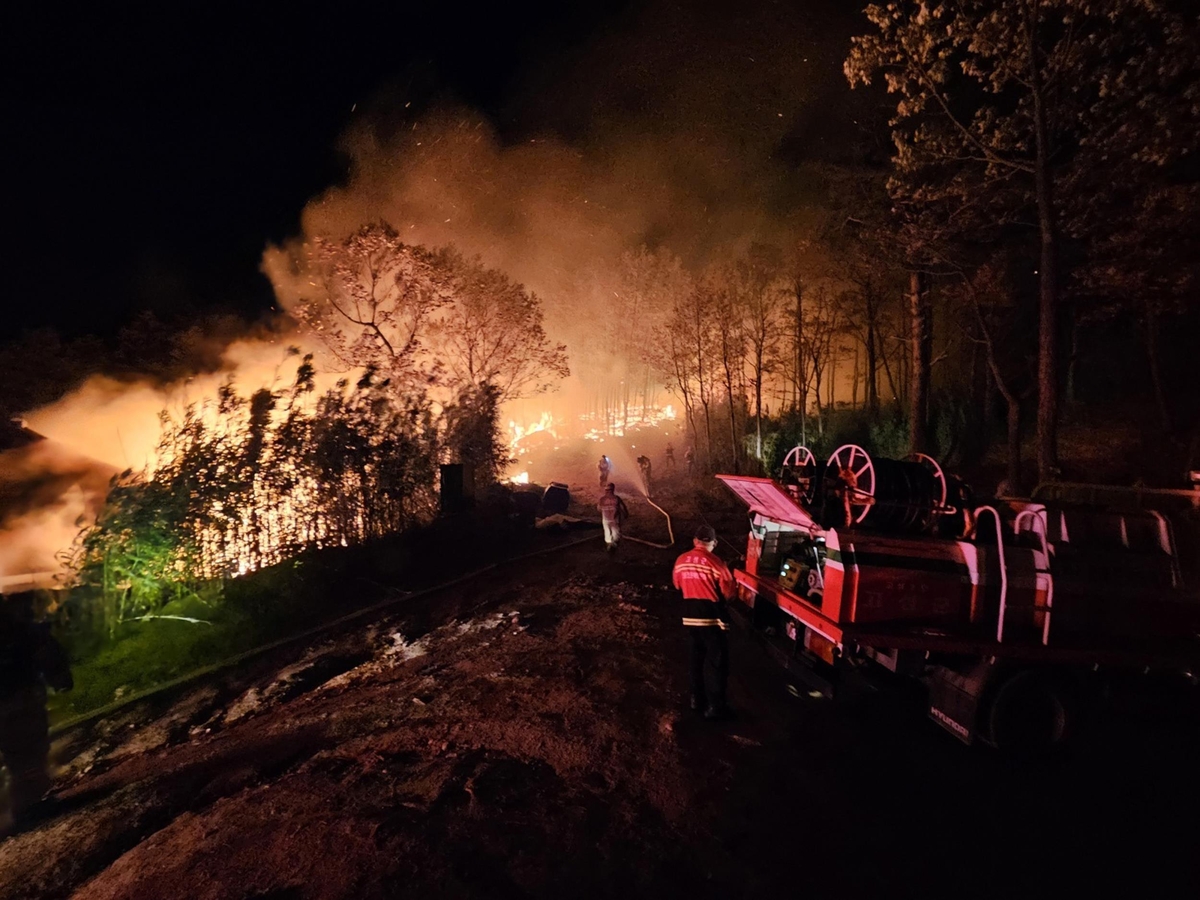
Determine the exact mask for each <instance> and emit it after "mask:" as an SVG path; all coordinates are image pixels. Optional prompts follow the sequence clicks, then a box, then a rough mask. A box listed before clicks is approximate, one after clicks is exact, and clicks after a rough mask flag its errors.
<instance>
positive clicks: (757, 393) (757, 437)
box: [754, 359, 762, 462]
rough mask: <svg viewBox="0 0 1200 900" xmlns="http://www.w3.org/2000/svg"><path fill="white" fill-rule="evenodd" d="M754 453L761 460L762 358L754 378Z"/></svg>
mask: <svg viewBox="0 0 1200 900" xmlns="http://www.w3.org/2000/svg"><path fill="white" fill-rule="evenodd" d="M754 453H755V456H756V457H757V458H758V460H759V462H762V360H761V359H760V360H759V362H758V377H757V378H755V379H754Z"/></svg>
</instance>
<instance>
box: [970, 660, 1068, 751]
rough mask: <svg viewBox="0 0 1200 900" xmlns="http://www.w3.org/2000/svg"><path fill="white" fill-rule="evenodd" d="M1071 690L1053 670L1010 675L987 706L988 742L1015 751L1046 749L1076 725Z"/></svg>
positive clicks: (1059, 742)
mask: <svg viewBox="0 0 1200 900" xmlns="http://www.w3.org/2000/svg"><path fill="white" fill-rule="evenodd" d="M1075 710H1076V703H1075V697H1074V691H1073V690H1072V689H1071V686H1070V684H1068V683H1067V681H1066V680H1065V679H1063V678H1059V677H1057V676H1056V675H1055V674H1054V673H1052V672H1046V671H1039V670H1037V669H1025V670H1023V671H1020V672H1016V673H1015V674H1013V675H1011V676H1009V678H1008V679H1007V680H1005V681H1004V682H1003V683H1002V684H1001V685H1000V687H999V688H998V689H997V691H996V693H995V695H994V696H993V698H992V702H991V704H990V705H989V708H988V714H987V726H988V737H989V742H990V743H991V744H992V745H993V746H995V747H996V748H997V749H998V750H1001V751H1002V752H1005V753H1013V754H1017V755H1037V754H1040V753H1047V752H1049V751H1051V750H1054V749H1056V748H1058V747H1061V746H1062V745H1063V744H1065V743H1066V741H1067V739H1068V738H1069V737H1070V735H1071V732H1072V731H1074V728H1075V718H1076V716H1075Z"/></svg>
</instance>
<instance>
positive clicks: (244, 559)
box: [73, 357, 440, 628]
mask: <svg viewBox="0 0 1200 900" xmlns="http://www.w3.org/2000/svg"><path fill="white" fill-rule="evenodd" d="M314 377H315V372H314V370H313V367H312V362H311V357H305V358H304V360H303V362H302V363H301V365H300V366H299V368H298V370H297V374H296V380H295V382H294V384H293V385H292V386H291V387H290V388H289V389H287V390H284V391H272V390H269V389H265V388H264V389H261V390H258V391H255V392H254V393H253V394H250V395H249V396H242V395H240V394H238V392H237V391H236V390H235V389H234V387H233V385H232V384H227V385H226V386H225V387H224V388H222V390H221V391H220V394H219V397H218V399H217V400H216V401H215V402H212V403H206V404H202V405H191V406H189V407H187V409H186V410H185V412H184V414H183V415H182V417H181V418H180V419H179V420H174V419H172V418H171V417H170V416H169V415H167V414H166V413H163V414H162V417H161V418H162V437H161V441H160V443H159V447H158V451H157V454H156V461H155V464H154V465H153V467H152V468H151V469H150V470H148V471H145V472H138V473H135V472H131V471H126V472H124V473H122V474H121V475H120V476H118V477H117V478H116V479H115V480H114V484H113V488H112V491H111V493H110V495H109V498H108V501H107V503H106V505H105V507H104V509H103V510H102V511H101V513H100V516H99V517H98V519H97V521H96V523H95V525H94V526H93V527H91V528H89V529H88V530H87V531H85V532H84V534H83V535H82V537H81V540H80V541H79V543H78V545H77V552H76V554H75V559H74V561H73V562H74V569H75V570H76V572H77V574H78V578H79V581H80V583H81V585H82V586H83V587H85V588H90V589H91V590H93V591H95V592H96V594H97V596H98V597H99V598H101V599H102V606H101V609H102V614H103V618H104V619H105V621H106V622H107V623H108V625H109V627H110V628H111V627H114V626H115V625H116V623H118V622H121V621H125V620H128V619H130V618H136V617H140V616H147V615H154V614H155V613H156V612H158V611H159V610H160V609H161V608H162V606H163V605H164V604H165V603H167V602H169V601H171V600H172V599H181V598H183V597H185V596H195V595H196V594H197V592H199V591H200V590H201V589H202V586H204V585H207V584H211V583H212V582H214V581H215V582H220V580H222V579H225V578H229V577H234V576H237V575H240V574H244V573H246V572H249V571H253V570H256V569H260V568H263V567H265V566H270V565H274V564H276V563H279V562H282V561H284V560H286V559H289V558H291V557H294V556H295V555H297V554H299V553H302V552H304V551H308V550H314V549H319V548H322V547H331V546H349V545H352V544H359V543H362V542H364V541H366V540H368V539H370V538H374V537H380V536H383V535H386V534H391V533H394V532H398V531H402V530H404V529H406V528H408V527H411V526H412V525H415V524H419V523H422V522H425V521H428V520H429V519H430V518H432V516H433V515H434V513H435V512H436V509H437V497H436V484H437V479H436V473H437V463H438V454H439V449H440V442H439V437H438V427H437V421H436V419H435V417H434V415H433V412H432V410H431V408H430V404H429V402H428V400H427V399H426V398H425V397H424V396H422V395H408V396H405V397H402V398H397V396H396V395H395V394H394V393H393V392H391V391H390V390H389V389H388V388H389V385H388V383H387V382H386V381H384V380H380V379H379V378H378V377H377V376H376V375H375V373H374V372H373V371H372V370H367V371H366V373H365V374H364V375H363V376H362V377H361V378H360V379H359V380H358V382H357V383H356V384H354V385H353V386H351V385H350V384H349V382H346V381H340V382H338V384H337V386H336V387H335V388H333V389H331V390H329V391H326V392H325V393H323V394H321V395H320V396H318V397H316V398H315V399H314V394H315V390H314Z"/></svg>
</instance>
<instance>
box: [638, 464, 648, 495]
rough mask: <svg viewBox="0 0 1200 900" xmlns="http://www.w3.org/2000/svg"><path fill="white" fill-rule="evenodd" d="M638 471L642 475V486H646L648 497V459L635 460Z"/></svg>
mask: <svg viewBox="0 0 1200 900" xmlns="http://www.w3.org/2000/svg"><path fill="white" fill-rule="evenodd" d="M637 464H638V469H640V470H641V473H642V484H643V485H645V486H646V496H647V497H649V496H650V457H648V456H639V457H638V458H637Z"/></svg>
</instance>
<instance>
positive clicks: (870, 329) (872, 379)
mask: <svg viewBox="0 0 1200 900" xmlns="http://www.w3.org/2000/svg"><path fill="white" fill-rule="evenodd" d="M866 346H867V384H866V394H867V410H868V411H869V412H870V413H871V415H872V416H874V415H875V414H876V413H877V412H879V381H878V378H879V371H878V370H879V360H878V359H877V358H876V355H875V316H874V313H873V310H872V308H871V304H870V303H868V304H867V341H866Z"/></svg>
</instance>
